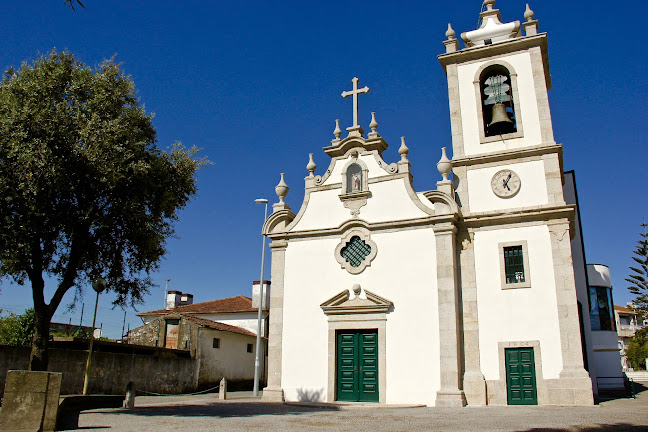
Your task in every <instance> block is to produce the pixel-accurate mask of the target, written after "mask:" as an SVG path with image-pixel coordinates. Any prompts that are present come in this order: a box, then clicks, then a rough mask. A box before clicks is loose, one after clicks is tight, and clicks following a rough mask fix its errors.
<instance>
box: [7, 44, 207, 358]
mask: <svg viewBox="0 0 648 432" xmlns="http://www.w3.org/2000/svg"><path fill="white" fill-rule="evenodd" d="M151 120H152V116H151V115H148V114H146V112H145V111H144V109H143V107H141V106H140V103H139V99H138V98H137V96H136V93H135V89H134V84H133V81H132V80H131V79H130V77H128V76H126V75H124V74H123V73H122V72H121V70H120V68H119V65H117V64H115V63H114V62H113V61H112V60H110V61H106V62H104V63H103V64H101V65H100V66H98V67H96V68H95V69H94V70H92V69H90V68H89V67H87V66H85V65H83V64H82V63H80V62H78V61H76V60H75V59H74V57H73V56H72V54H70V53H68V52H63V53H61V54H57V53H56V52H55V51H52V52H51V53H50V54H49V56H41V57H39V58H38V59H37V60H36V61H35V62H34V63H33V64H27V63H24V64H23V65H22V66H21V68H20V69H19V70H14V69H13V68H10V69H8V70H7V71H6V72H5V76H4V79H3V80H2V83H1V84H0V280H2V279H3V278H10V279H12V280H13V281H14V282H16V283H17V284H18V285H23V284H25V283H26V282H27V281H29V283H30V284H31V291H32V298H33V302H34V311H35V320H34V337H33V344H32V351H31V356H30V362H29V368H30V370H46V369H47V363H48V357H47V346H48V339H49V328H50V321H51V319H52V316H53V315H54V312H56V309H57V308H58V306H59V304H60V303H61V300H62V299H63V296H64V295H65V293H67V292H68V290H69V289H70V288H72V287H73V286H76V289H77V293H78V292H79V290H80V289H81V288H80V287H83V286H88V285H89V284H90V282H91V281H92V280H93V279H95V278H97V277H99V276H101V277H103V278H104V279H106V281H107V282H108V287H109V290H112V291H114V292H115V293H116V294H117V299H116V301H115V303H116V304H120V305H124V304H126V303H127V301H130V302H131V303H137V302H140V301H141V299H142V296H143V295H144V294H145V293H146V292H147V291H148V288H149V287H151V286H152V281H151V279H150V277H149V274H150V272H151V271H154V270H156V269H157V268H158V263H159V261H160V259H161V258H162V256H163V255H164V253H165V251H166V249H165V245H166V239H167V238H168V237H169V236H170V235H171V234H172V233H173V227H172V222H174V221H175V220H177V218H178V215H177V214H178V210H179V209H181V208H183V207H184V206H185V205H186V204H187V202H188V200H189V199H190V198H191V197H192V196H194V195H195V194H196V185H195V173H196V169H197V168H198V167H199V166H200V165H201V164H202V163H204V161H202V160H200V159H196V158H195V153H196V151H197V150H196V149H195V148H192V149H191V150H188V151H187V150H185V149H184V147H182V146H181V145H179V144H176V145H174V146H173V148H172V149H171V151H170V152H164V151H162V150H160V149H159V148H157V147H156V146H155V141H156V134H155V130H154V128H153V125H152V122H151ZM44 275H48V276H50V280H55V281H56V285H55V287H53V289H52V292H53V295H52V297H51V299H49V302H48V301H47V299H46V298H45V295H44V292H45V278H44ZM75 299H76V298H75Z"/></svg>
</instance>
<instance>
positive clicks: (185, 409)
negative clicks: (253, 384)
mask: <svg viewBox="0 0 648 432" xmlns="http://www.w3.org/2000/svg"><path fill="white" fill-rule="evenodd" d="M338 410H339V408H337V407H300V406H292V405H284V404H283V403H279V402H277V403H269V402H254V403H250V402H227V403H222V402H213V403H206V404H202V405H191V404H187V405H185V404H182V405H166V406H165V405H158V406H148V407H146V406H144V407H139V408H138V407H135V408H133V409H130V410H121V409H120V410H105V411H103V410H102V411H99V410H96V411H93V412H95V413H101V414H118V415H122V416H128V415H132V416H144V417H147V416H166V417H174V416H177V417H251V416H257V415H285V414H309V413H313V412H317V411H338ZM81 415H83V413H82V414H81Z"/></svg>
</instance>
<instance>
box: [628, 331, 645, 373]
mask: <svg viewBox="0 0 648 432" xmlns="http://www.w3.org/2000/svg"><path fill="white" fill-rule="evenodd" d="M626 357H627V358H628V362H629V363H630V366H631V367H632V368H633V369H634V370H644V369H646V359H647V358H648V327H644V328H642V329H641V330H637V332H636V333H635V335H634V336H633V337H632V338H631V339H630V342H628V347H627V348H626Z"/></svg>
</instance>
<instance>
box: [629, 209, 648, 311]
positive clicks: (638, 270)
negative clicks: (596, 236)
mask: <svg viewBox="0 0 648 432" xmlns="http://www.w3.org/2000/svg"><path fill="white" fill-rule="evenodd" d="M641 227H642V228H643V233H642V234H640V235H641V238H640V239H639V240H638V241H637V247H636V248H635V250H634V252H633V253H634V255H635V256H633V257H632V259H633V260H634V261H635V262H636V263H637V264H638V265H637V266H631V267H630V270H632V273H631V274H630V277H628V278H626V281H628V282H629V283H630V284H631V285H630V286H629V287H628V290H629V291H630V292H631V293H633V294H634V295H635V296H636V297H635V299H634V300H633V302H632V303H633V305H634V308H635V310H636V311H637V312H639V313H640V314H641V315H642V316H643V318H644V319H648V233H647V232H646V228H647V227H648V224H646V221H645V219H644V222H643V223H642V224H641Z"/></svg>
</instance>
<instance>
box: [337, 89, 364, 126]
mask: <svg viewBox="0 0 648 432" xmlns="http://www.w3.org/2000/svg"><path fill="white" fill-rule="evenodd" d="M351 81H353V90H351V91H344V92H342V97H343V98H346V97H348V96H353V126H352V127H354V128H356V127H358V126H359V125H358V95H359V94H361V93H369V87H367V86H364V87H363V88H361V89H359V88H358V81H359V80H358V78H355V77H354V78H353V79H352V80H351Z"/></svg>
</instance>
